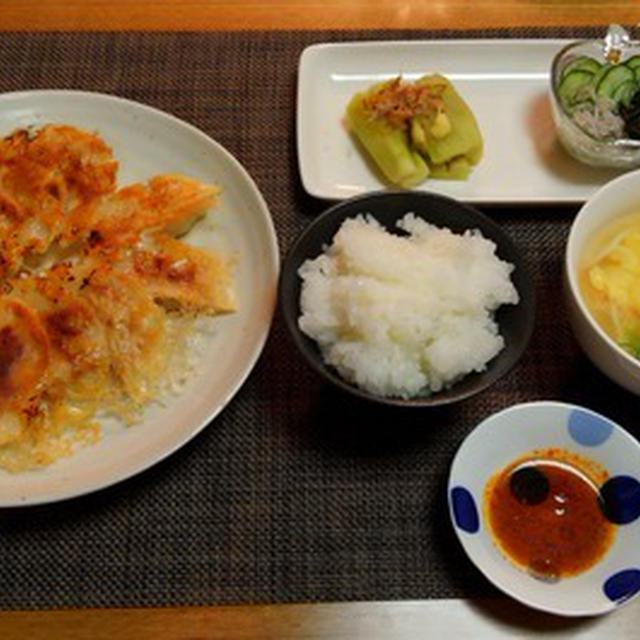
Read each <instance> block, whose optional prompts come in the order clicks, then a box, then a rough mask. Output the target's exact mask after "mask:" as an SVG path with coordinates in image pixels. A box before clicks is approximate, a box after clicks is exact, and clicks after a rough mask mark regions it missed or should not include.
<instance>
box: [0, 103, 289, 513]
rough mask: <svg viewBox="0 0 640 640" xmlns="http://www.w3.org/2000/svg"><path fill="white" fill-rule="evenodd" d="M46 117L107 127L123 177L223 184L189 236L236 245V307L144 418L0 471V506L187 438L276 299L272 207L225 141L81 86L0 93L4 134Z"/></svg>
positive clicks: (256, 339)
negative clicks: (19, 469) (189, 370)
mask: <svg viewBox="0 0 640 640" xmlns="http://www.w3.org/2000/svg"><path fill="white" fill-rule="evenodd" d="M46 123H60V124H62V123H65V124H71V125H75V126H78V127H82V128H85V129H88V130H91V131H95V132H97V133H98V134H99V135H100V136H102V138H104V140H105V141H106V142H107V144H109V145H110V146H111V147H112V149H113V153H114V156H115V157H116V159H117V160H118V161H119V166H120V169H119V172H118V184H119V185H124V184H127V183H130V182H134V181H139V180H146V179H148V178H150V177H151V176H152V175H154V174H158V173H171V172H179V173H183V174H186V175H189V176H192V177H194V178H198V179H200V180H203V181H205V182H209V183H215V184H218V185H220V186H221V187H222V195H221V196H220V200H219V203H218V204H217V205H216V206H215V207H214V208H213V209H212V211H210V212H209V214H208V217H207V222H206V223H205V224H203V223H202V222H201V223H199V225H197V226H196V228H194V229H193V230H192V231H191V232H190V234H189V236H188V240H189V242H190V243H192V244H196V245H200V246H209V247H214V248H218V249H222V250H224V251H230V252H233V253H234V254H235V255H237V258H238V260H237V266H236V269H235V289H236V292H237V295H238V311H237V312H236V313H233V314H230V315H228V316H220V317H217V318H215V319H214V321H213V324H214V327H215V330H214V331H213V332H212V333H211V335H207V338H206V340H205V341H204V342H203V344H202V349H201V354H200V357H199V363H198V364H199V367H198V370H197V374H196V375H194V376H191V377H190V379H189V380H188V382H187V384H186V385H185V387H184V388H183V389H182V390H181V391H180V393H179V394H177V395H176V396H175V397H173V396H172V397H171V398H170V400H169V402H168V403H167V404H166V405H165V406H162V407H160V406H156V405H154V406H150V407H149V408H148V410H147V411H146V412H145V414H144V416H143V420H142V421H141V422H140V423H137V424H135V425H133V426H131V427H123V426H122V425H119V424H107V425H106V427H105V433H104V436H103V438H102V440H101V441H100V442H99V443H97V444H95V445H91V446H88V447H86V448H84V449H80V450H79V451H78V452H77V453H76V454H75V455H73V456H71V457H69V458H62V459H60V460H58V461H56V462H55V463H54V464H52V465H51V466H49V467H47V468H44V469H41V470H36V471H29V472H24V473H8V472H5V471H0V507H9V506H18V505H33V504H39V503H45V502H53V501H56V500H62V499H65V498H70V497H73V496H78V495H81V494H86V493H89V492H91V491H95V490H97V489H101V488H104V487H107V486H109V485H111V484H114V483H115V482H118V481H120V480H123V479H125V478H128V477H130V476H132V475H134V474H136V473H138V472H140V471H142V470H144V469H146V468H148V467H150V466H151V465H153V464H155V463H156V462H158V461H160V460H162V459H163V458H165V457H166V456H168V455H169V454H170V453H172V452H174V451H175V450H176V449H178V448H179V447H180V446H182V445H183V444H185V443H186V442H187V441H188V440H190V439H191V438H193V437H194V436H195V435H196V434H197V433H198V432H199V431H201V430H202V429H203V428H204V427H205V426H206V425H207V424H208V423H209V422H210V421H211V420H212V419H213V418H214V417H215V416H216V415H217V414H218V413H219V412H220V411H221V410H222V409H223V408H224V407H225V405H226V404H227V403H228V402H229V401H230V400H231V398H232V397H233V396H234V394H235V393H236V392H237V391H238V389H239V388H240V386H241V385H242V383H243V382H244V380H245V379H246V377H247V376H248V375H249V372H250V371H251V369H252V368H253V366H254V364H255V363H256V361H257V359H258V356H259V355H260V353H261V351H262V348H263V346H264V343H265V340H266V337H267V334H268V331H269V327H270V325H271V319H272V315H273V310H274V305H275V300H276V291H277V282H278V271H279V255H278V245H277V239H276V234H275V230H274V226H273V222H272V220H271V216H270V214H269V211H268V209H267V206H266V204H265V201H264V199H263V198H262V196H261V194H260V192H259V191H258V188H257V187H256V185H255V183H254V182H253V180H252V179H251V177H250V176H249V174H248V173H247V172H246V171H245V169H244V168H243V167H242V166H241V165H240V164H239V163H238V161H237V160H236V159H235V158H234V157H233V156H232V155H231V154H230V153H229V152H228V151H226V150H225V149H224V148H223V147H222V146H221V145H219V144H218V143H217V142H215V141H214V140H212V139H211V138H209V137H208V136H207V135H205V134H204V133H202V132H201V131H199V130H198V129H196V128H195V127H193V126H192V125H189V124H187V123H186V122H183V121H182V120H179V119H178V118H176V117H174V116H171V115H169V114H166V113H163V112H162V111H158V110H157V109H153V108H151V107H148V106H145V105H142V104H138V103H136V102H132V101H129V100H124V99H122V98H117V97H113V96H108V95H102V94H96V93H87V92H80V91H29V92H19V93H8V94H3V95H0V135H7V134H9V133H10V132H11V131H13V130H14V129H15V128H18V127H27V126H34V125H35V126H40V125H44V124H46Z"/></svg>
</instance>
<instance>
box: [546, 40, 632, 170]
mask: <svg viewBox="0 0 640 640" xmlns="http://www.w3.org/2000/svg"><path fill="white" fill-rule="evenodd" d="M636 55H640V42H635V41H631V40H625V41H624V43H621V45H620V46H619V48H614V49H613V52H611V48H610V45H609V43H608V38H604V39H601V40H582V41H577V42H573V43H571V44H569V45H567V46H565V47H564V48H562V49H561V50H560V51H558V53H557V54H556V55H555V57H554V59H553V63H552V66H551V87H550V93H551V106H552V113H553V119H554V122H555V125H556V130H557V133H558V138H559V139H560V142H561V143H562V145H563V146H564V147H565V149H566V150H567V151H568V152H569V153H570V154H571V155H572V156H573V157H575V158H576V159H578V160H580V161H581V162H584V163H586V164H589V165H592V166H596V167H612V168H618V169H632V168H636V167H640V140H635V139H631V138H628V137H615V138H607V139H599V138H596V137H594V136H593V135H591V134H590V133H589V132H587V131H586V130H585V129H583V128H581V127H580V126H578V125H577V124H576V123H575V122H574V120H573V118H572V115H571V113H570V111H569V109H568V108H567V107H566V106H565V104H564V103H563V101H562V100H561V96H560V92H559V83H560V80H561V79H562V77H563V72H564V71H565V69H566V68H567V65H569V64H572V63H573V64H575V62H576V61H577V60H578V59H579V58H581V57H582V56H589V57H591V58H594V59H595V60H597V61H598V62H600V63H601V64H605V63H607V60H614V59H616V58H617V60H616V61H615V62H609V63H608V64H612V65H615V66H618V65H622V64H624V63H625V62H627V61H628V60H629V59H630V58H632V57H633V56H636ZM595 75H597V74H594V76H595ZM635 78H636V80H635V82H636V85H637V88H638V90H640V66H639V67H638V72H637V73H636V75H635Z"/></svg>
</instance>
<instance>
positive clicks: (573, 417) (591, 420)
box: [568, 409, 613, 447]
mask: <svg viewBox="0 0 640 640" xmlns="http://www.w3.org/2000/svg"><path fill="white" fill-rule="evenodd" d="M568 426H569V433H570V435H571V437H572V438H573V439H574V440H575V441H576V442H578V443H579V444H582V445H584V446H586V447H597V446H598V445H600V444H602V443H603V442H604V441H605V440H606V439H607V438H608V437H609V436H610V435H611V433H612V432H613V424H612V423H611V422H609V421H608V420H606V419H605V418H603V417H602V416H599V415H596V414H594V413H589V412H588V411H583V410H582V409H573V410H572V411H571V413H570V414H569V425H568Z"/></svg>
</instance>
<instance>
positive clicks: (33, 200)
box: [0, 125, 236, 471]
mask: <svg viewBox="0 0 640 640" xmlns="http://www.w3.org/2000/svg"><path fill="white" fill-rule="evenodd" d="M117 167H118V163H117V160H116V159H115V158H114V157H113V155H112V152H111V149H110V148H109V146H108V145H107V144H106V143H105V142H104V141H103V140H102V139H101V138H100V137H99V136H98V135H96V134H94V133H90V132H87V131H83V130H81V129H78V128H75V127H71V126H67V125H46V126H44V127H42V128H41V129H39V130H37V131H30V130H19V131H16V132H14V133H13V134H11V135H10V136H8V137H6V138H4V139H3V140H0V466H1V467H4V468H5V469H8V470H10V471H22V470H25V469H30V468H34V467H39V466H44V465H47V464H49V463H51V462H53V461H54V460H56V459H57V458H59V457H60V456H63V455H69V454H71V453H73V451H74V450H75V448H76V447H77V446H78V444H81V443H83V442H92V441H95V440H97V439H98V438H99V437H100V424H99V420H100V417H101V416H102V415H104V414H109V413H110V414H113V415H116V416H118V417H119V418H121V419H123V420H125V421H127V422H132V421H135V420H136V419H137V418H138V417H139V415H140V412H141V410H142V409H143V408H144V407H145V405H146V404H147V403H148V402H149V401H151V400H153V399H157V397H158V394H159V393H160V392H161V390H162V388H163V384H164V383H165V382H166V381H167V378H168V375H169V368H170V365H171V363H172V361H173V360H172V359H173V358H174V357H177V356H176V354H182V352H183V351H184V349H183V346H184V341H185V337H186V336H187V335H188V333H189V330H190V329H191V324H192V322H193V319H194V317H196V316H197V315H203V314H206V315H214V314H219V313H228V312H232V311H234V310H235V308H236V299H235V293H234V288H233V278H232V261H231V260H230V259H229V258H228V257H227V256H224V255H220V254H218V253H215V252H213V251H210V250H205V249H202V248H198V247H194V246H191V245H189V244H187V243H186V242H185V241H184V240H183V239H182V236H183V235H184V234H185V233H186V232H187V231H189V230H190V228H191V227H192V226H193V225H194V224H196V223H197V221H198V219H199V218H200V217H202V216H203V215H204V214H205V213H206V211H207V210H208V209H210V208H212V207H214V206H215V204H216V200H217V197H218V195H219V191H220V190H219V188H218V187H217V186H215V185H210V184H204V183H202V182H200V181H198V180H195V179H193V178H190V177H187V176H184V175H181V174H166V175H159V176H154V177H152V178H150V179H149V181H148V182H146V183H136V184H131V185H126V186H123V187H120V188H118V186H117V184H116V172H117Z"/></svg>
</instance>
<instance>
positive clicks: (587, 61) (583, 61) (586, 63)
mask: <svg viewBox="0 0 640 640" xmlns="http://www.w3.org/2000/svg"><path fill="white" fill-rule="evenodd" d="M601 66H602V65H601V64H600V63H599V62H598V61H597V60H596V59H595V58H592V57H591V56H578V57H577V58H574V59H573V60H571V61H570V62H569V63H568V64H567V65H566V66H565V68H564V69H563V70H562V77H563V78H564V77H565V76H566V75H568V74H570V73H571V72H572V71H590V72H591V73H596V71H598V70H599V69H600V67H601Z"/></svg>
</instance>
